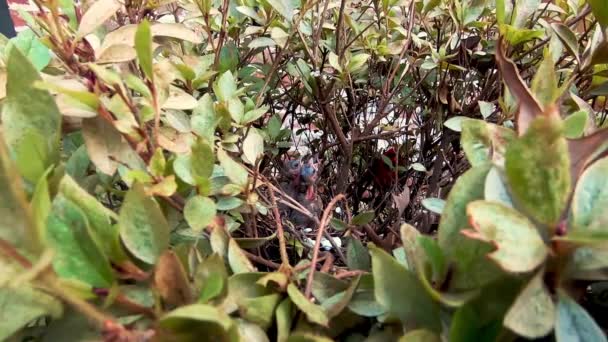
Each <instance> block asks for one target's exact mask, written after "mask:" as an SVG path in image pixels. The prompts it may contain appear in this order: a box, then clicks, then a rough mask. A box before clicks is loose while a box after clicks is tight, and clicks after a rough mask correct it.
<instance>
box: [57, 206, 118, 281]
mask: <svg viewBox="0 0 608 342" xmlns="http://www.w3.org/2000/svg"><path fill="white" fill-rule="evenodd" d="M47 240H48V242H49V245H50V246H51V247H52V248H53V249H54V250H55V253H56V254H55V257H54V258H53V268H54V269H55V272H57V274H58V275H59V276H60V277H62V278H67V279H76V280H79V281H82V282H84V283H86V284H89V285H90V286H93V287H105V288H107V287H110V285H111V284H112V282H113V281H114V276H113V273H112V268H111V267H110V263H109V261H108V259H107V257H106V256H105V255H104V254H103V251H102V250H101V248H100V247H99V243H98V242H97V241H95V239H94V236H93V235H92V234H91V231H90V228H89V222H88V220H87V218H86V216H85V215H84V213H83V211H82V210H80V208H79V207H78V206H77V205H76V204H74V203H73V202H71V201H70V200H68V199H67V198H65V197H64V196H63V195H61V194H60V195H58V196H56V197H55V199H54V200H53V207H52V210H51V214H50V215H49V218H48V223H47Z"/></svg>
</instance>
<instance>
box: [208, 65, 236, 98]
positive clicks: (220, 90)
mask: <svg viewBox="0 0 608 342" xmlns="http://www.w3.org/2000/svg"><path fill="white" fill-rule="evenodd" d="M213 92H214V93H215V96H217V99H218V100H219V101H228V100H230V99H232V98H233V97H234V96H235V94H236V80H235V79H234V76H232V72H230V71H226V72H225V73H223V74H222V76H220V77H219V78H218V79H217V81H215V83H213Z"/></svg>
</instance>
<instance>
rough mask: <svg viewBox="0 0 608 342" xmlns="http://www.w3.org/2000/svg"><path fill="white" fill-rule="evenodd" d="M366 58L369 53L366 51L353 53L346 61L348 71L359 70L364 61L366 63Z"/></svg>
mask: <svg viewBox="0 0 608 342" xmlns="http://www.w3.org/2000/svg"><path fill="white" fill-rule="evenodd" d="M368 59H369V54H367V53H360V54H357V55H354V56H353V57H352V58H351V59H350V60H349V61H348V66H347V69H348V71H350V72H357V71H359V70H360V69H361V68H362V67H363V66H364V65H365V63H367V60H368Z"/></svg>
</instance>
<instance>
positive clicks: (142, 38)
mask: <svg viewBox="0 0 608 342" xmlns="http://www.w3.org/2000/svg"><path fill="white" fill-rule="evenodd" d="M135 51H137V59H138V61H139V66H140V67H141V70H142V71H143V72H144V74H145V75H146V76H147V77H148V79H150V80H152V81H153V80H154V71H153V67H152V31H151V29H150V22H149V21H148V20H144V21H142V22H141V23H140V24H139V26H137V31H136V32H135Z"/></svg>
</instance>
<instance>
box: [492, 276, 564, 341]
mask: <svg viewBox="0 0 608 342" xmlns="http://www.w3.org/2000/svg"><path fill="white" fill-rule="evenodd" d="M543 275H544V272H540V273H538V274H537V275H536V276H535V277H534V278H532V280H530V282H529V283H528V285H527V286H526V287H525V288H524V290H523V291H522V292H521V293H520V294H519V296H518V297H517V299H516V300H515V302H514V303H513V305H512V306H511V308H510V309H509V311H508V312H507V315H506V316H505V320H504V325H505V326H506V327H507V328H509V329H511V330H513V331H514V332H516V333H517V334H518V335H520V336H523V337H526V338H528V339H536V338H540V337H543V336H546V335H547V334H549V333H550V332H551V331H552V330H553V325H554V323H555V305H554V304H553V299H552V298H551V294H550V293H549V291H548V290H547V288H546V286H545V284H544V283H543Z"/></svg>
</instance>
